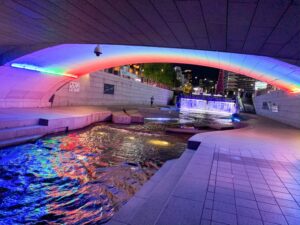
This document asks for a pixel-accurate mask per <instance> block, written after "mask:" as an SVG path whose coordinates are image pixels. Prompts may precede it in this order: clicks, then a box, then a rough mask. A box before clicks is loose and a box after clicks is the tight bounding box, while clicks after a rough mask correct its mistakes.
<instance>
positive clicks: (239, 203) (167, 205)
mask: <svg viewBox="0 0 300 225" xmlns="http://www.w3.org/2000/svg"><path fill="white" fill-rule="evenodd" d="M190 140H193V141H199V142H201V145H200V147H199V148H198V150H197V151H195V152H192V151H191V150H186V152H185V153H184V154H183V156H181V158H180V159H178V160H175V161H173V162H172V165H171V166H168V167H167V169H168V171H167V172H166V171H165V170H167V169H166V168H164V167H163V168H162V170H163V171H165V172H164V175H163V176H161V177H160V178H159V179H158V178H155V177H154V179H152V178H151V179H150V181H149V182H148V183H146V184H145V185H144V186H143V187H142V189H141V190H140V191H139V192H138V193H136V195H135V196H134V197H133V198H132V199H131V200H130V201H129V202H128V203H127V204H125V205H124V206H123V207H122V208H121V209H120V210H119V212H117V213H116V215H115V216H114V217H113V218H112V220H111V221H109V222H108V225H125V224H127V225H138V224H139V225H140V224H147V225H152V224H156V225H158V224H159V225H169V224H170V225H194V224H195V225H196V224H197V225H200V224H201V225H207V224H210V225H225V224H229V225H235V224H239V225H260V224H264V225H271V224H289V225H299V224H300V179H299V178H300V163H299V162H300V130H297V129H294V128H291V127H288V126H285V125H282V124H279V123H277V122H274V121H272V120H268V119H264V118H260V117H257V116H253V117H252V119H251V120H249V126H248V127H246V128H243V129H236V130H228V131H217V132H210V133H202V134H197V135H195V136H193V137H192V138H191V139H190ZM159 172H160V170H159ZM174 173H175V175H174ZM150 187H151V188H150Z"/></svg>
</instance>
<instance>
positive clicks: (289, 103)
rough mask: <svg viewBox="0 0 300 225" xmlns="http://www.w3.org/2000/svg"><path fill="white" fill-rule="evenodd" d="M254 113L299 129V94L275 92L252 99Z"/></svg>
mask: <svg viewBox="0 0 300 225" xmlns="http://www.w3.org/2000/svg"><path fill="white" fill-rule="evenodd" d="M253 102H254V106H255V110H256V113H257V114H258V115H262V116H265V117H268V118H271V119H273V120H276V121H279V122H282V123H285V124H288V125H291V126H293V127H297V128H300V94H292V93H287V92H283V91H275V92H271V93H268V94H264V95H260V96H256V97H255V98H254V101H253Z"/></svg>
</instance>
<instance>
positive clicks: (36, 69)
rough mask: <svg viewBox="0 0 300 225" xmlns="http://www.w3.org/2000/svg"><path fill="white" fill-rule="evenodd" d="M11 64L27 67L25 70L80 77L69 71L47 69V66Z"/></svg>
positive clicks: (12, 65) (16, 66)
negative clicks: (61, 71)
mask: <svg viewBox="0 0 300 225" xmlns="http://www.w3.org/2000/svg"><path fill="white" fill-rule="evenodd" d="M10 66H11V67H14V68H20V69H25V70H32V71H37V72H41V73H47V74H53V75H59V76H66V77H73V78H78V76H77V75H73V74H68V73H60V72H56V71H54V70H52V69H45V68H42V67H38V66H34V65H30V64H21V63H12V64H11V65H10Z"/></svg>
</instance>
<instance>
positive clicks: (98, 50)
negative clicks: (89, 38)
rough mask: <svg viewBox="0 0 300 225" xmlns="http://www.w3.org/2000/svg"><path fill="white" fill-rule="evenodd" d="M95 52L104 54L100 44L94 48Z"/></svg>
mask: <svg viewBox="0 0 300 225" xmlns="http://www.w3.org/2000/svg"><path fill="white" fill-rule="evenodd" d="M94 53H95V55H96V56H98V57H99V56H100V55H101V54H102V51H101V48H100V45H99V44H98V45H97V46H96V48H95V50H94Z"/></svg>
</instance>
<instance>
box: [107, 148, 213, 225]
mask: <svg viewBox="0 0 300 225" xmlns="http://www.w3.org/2000/svg"><path fill="white" fill-rule="evenodd" d="M199 149H202V150H203V149H204V152H206V153H205V154H203V155H202V154H198V153H197V152H196V151H193V150H188V149H187V150H186V151H185V152H184V153H183V154H182V155H181V157H180V158H179V159H176V160H171V161H168V162H166V163H165V164H164V165H163V166H162V167H161V169H160V170H159V171H158V172H157V173H156V174H155V175H154V176H153V177H151V179H150V180H149V181H148V182H147V183H145V184H144V186H143V187H142V188H141V189H140V190H139V191H138V192H137V193H136V194H135V195H134V197H132V198H131V199H130V200H129V201H128V202H127V203H126V204H125V205H124V206H123V207H122V208H121V209H120V210H119V211H118V212H117V213H116V214H115V215H114V216H113V218H112V219H111V220H110V221H109V222H108V223H107V225H125V224H126V225H141V224H147V225H154V224H172V225H175V224H196V223H195V221H193V219H195V215H196V217H199V218H196V219H195V220H198V219H199V221H200V218H201V210H202V207H203V203H204V200H205V195H206V190H207V185H208V179H209V174H210V169H211V164H212V158H213V149H209V150H207V149H205V147H201V146H200V147H199V148H198V151H199ZM199 162H201V164H199ZM198 171H199V173H198ZM195 172H196V173H195ZM190 204H192V209H190V206H191V205H190ZM193 204H196V205H197V207H196V208H197V210H199V211H198V212H197V213H195V212H194V211H195V210H193ZM183 206H184V207H185V208H182V207H183ZM178 209H180V210H179V211H180V212H178V213H177V211H178ZM184 214H186V215H184ZM189 214H191V215H189ZM192 214H195V215H192ZM187 218H188V219H187ZM182 219H184V220H187V221H188V220H190V223H187V221H180V220H182Z"/></svg>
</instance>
